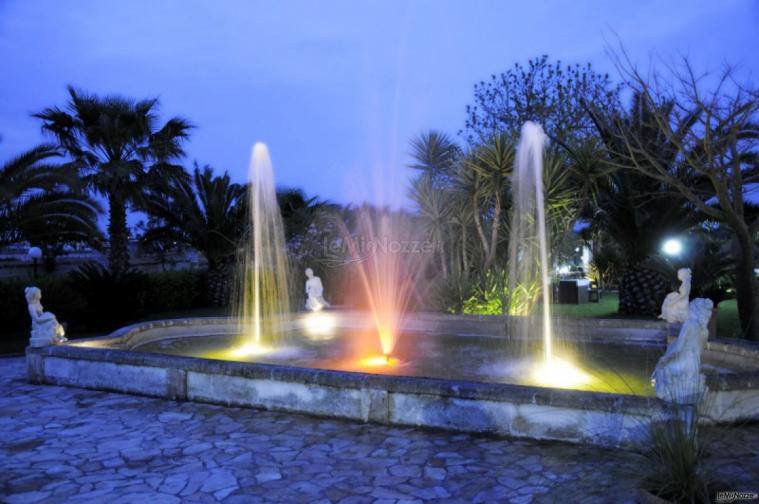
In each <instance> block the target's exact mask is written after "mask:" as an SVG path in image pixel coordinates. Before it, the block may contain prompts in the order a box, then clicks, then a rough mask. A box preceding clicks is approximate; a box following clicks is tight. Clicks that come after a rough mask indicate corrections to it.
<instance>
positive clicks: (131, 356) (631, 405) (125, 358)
mask: <svg viewBox="0 0 759 504" xmlns="http://www.w3.org/2000/svg"><path fill="white" fill-rule="evenodd" d="M103 339H104V338H91V339H90V340H89V341H96V340H103ZM78 341H83V340H78ZM29 354H37V355H39V356H42V357H45V358H50V357H52V358H61V359H71V360H79V361H90V362H108V363H112V364H123V365H131V366H148V367H154V368H164V369H180V370H182V371H183V372H198V373H204V374H215V375H224V376H235V377H240V378H247V379H268V380H274V381H289V382H297V383H302V384H305V385H311V384H313V385H320V386H325V387H334V388H341V389H380V390H385V391H387V392H390V393H404V394H416V395H427V396H435V397H445V398H451V399H476V400H491V401H497V402H510V403H515V404H532V405H537V406H541V405H545V406H554V407H565V408H572V409H580V410H594V411H606V412H609V413H631V414H645V415H649V414H652V413H654V412H655V411H657V410H660V409H661V408H662V407H663V406H664V403H663V402H662V401H661V400H659V399H657V398H655V397H644V396H636V395H630V394H617V393H606V392H591V391H582V390H567V389H556V388H548V387H535V386H528V385H515V384H508V383H488V382H476V381H469V380H456V379H445V378H423V377H415V376H394V375H381V374H372V373H363V372H358V371H338V370H330V369H316V368H306V367H298V366H289V365H282V364H267V363H256V362H234V361H223V360H213V359H204V358H199V357H185V356H177V355H167V354H159V353H149V352H140V351H132V350H122V349H112V348H91V347H82V346H76V345H74V344H63V345H55V346H48V347H43V348H28V349H27V355H29Z"/></svg>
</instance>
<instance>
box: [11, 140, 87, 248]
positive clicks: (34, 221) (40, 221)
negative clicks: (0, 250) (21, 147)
mask: <svg viewBox="0 0 759 504" xmlns="http://www.w3.org/2000/svg"><path fill="white" fill-rule="evenodd" d="M60 155H61V154H60V152H59V151H58V150H56V148H55V147H53V146H50V145H41V146H39V147H35V148H34V149H31V150H29V151H27V152H24V153H22V154H20V155H19V156H17V157H15V158H13V159H11V160H9V161H7V162H6V163H4V164H2V165H0V246H2V245H8V244H10V243H18V242H21V241H26V242H29V243H31V244H32V245H37V246H40V247H42V248H43V250H44V251H45V259H46V261H50V260H51V258H50V254H51V251H52V250H54V249H55V248H56V246H57V245H61V244H64V243H74V242H84V243H88V244H90V245H94V246H97V245H99V243H100V240H101V238H102V236H101V233H100V231H99V230H98V227H97V216H98V213H99V212H100V207H99V205H98V204H97V203H96V202H95V201H93V200H92V199H91V198H90V197H89V196H88V195H87V194H86V193H82V192H81V191H79V189H80V188H79V187H78V186H79V179H78V176H77V175H78V174H77V170H76V169H75V167H74V166H72V165H66V164H64V165H60V164H55V163H53V162H52V159H53V158H58V157H60ZM53 259H54V257H53Z"/></svg>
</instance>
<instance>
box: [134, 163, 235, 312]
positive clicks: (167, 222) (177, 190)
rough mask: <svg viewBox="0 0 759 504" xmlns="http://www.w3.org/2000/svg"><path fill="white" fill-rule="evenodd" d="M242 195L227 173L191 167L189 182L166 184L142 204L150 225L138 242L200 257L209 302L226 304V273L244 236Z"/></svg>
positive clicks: (186, 180)
mask: <svg viewBox="0 0 759 504" xmlns="http://www.w3.org/2000/svg"><path fill="white" fill-rule="evenodd" d="M246 194H247V193H246V188H245V186H242V185H239V184H234V183H232V182H231V180H230V177H229V174H227V173H226V172H224V174H223V175H221V176H214V174H213V170H212V169H211V167H209V166H204V167H203V168H200V166H198V164H197V163H195V167H194V169H193V173H192V177H191V180H188V179H186V178H175V179H172V180H168V181H165V182H164V183H163V184H161V185H159V186H156V187H154V188H153V189H152V190H151V191H150V192H149V194H148V196H147V197H146V198H144V208H145V210H146V211H147V212H148V214H149V215H150V216H151V221H152V222H151V225H150V226H149V228H148V229H147V231H146V232H145V234H144V235H143V240H144V241H145V242H147V243H151V242H163V243H167V242H168V243H172V242H179V243H182V244H185V245H188V246H190V247H192V248H194V249H196V250H197V251H199V252H200V253H201V254H203V256H204V257H205V258H206V261H208V281H209V297H210V298H211V299H213V300H215V301H216V302H217V303H218V304H223V303H224V302H225V300H226V299H228V294H229V292H228V291H229V289H228V288H227V286H226V283H227V282H226V276H227V272H226V271H225V268H227V266H229V264H230V263H231V262H232V260H233V259H234V257H235V254H236V252H237V249H238V246H239V244H240V242H241V239H242V237H243V236H244V234H245V226H246V224H247V222H246V212H247V199H246Z"/></svg>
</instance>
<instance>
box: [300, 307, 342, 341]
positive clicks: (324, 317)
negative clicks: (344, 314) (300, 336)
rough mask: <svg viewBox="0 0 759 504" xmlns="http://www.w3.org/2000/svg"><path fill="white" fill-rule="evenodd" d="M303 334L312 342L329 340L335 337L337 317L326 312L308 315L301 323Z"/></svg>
mask: <svg viewBox="0 0 759 504" xmlns="http://www.w3.org/2000/svg"><path fill="white" fill-rule="evenodd" d="M300 324H301V328H302V329H303V332H304V333H305V334H306V336H308V337H309V338H310V339H312V340H329V339H332V338H333V337H334V336H335V326H336V325H337V320H336V316H335V315H334V314H332V313H328V312H325V311H315V312H312V313H309V314H307V315H306V316H304V317H303V319H302V320H301V321H300Z"/></svg>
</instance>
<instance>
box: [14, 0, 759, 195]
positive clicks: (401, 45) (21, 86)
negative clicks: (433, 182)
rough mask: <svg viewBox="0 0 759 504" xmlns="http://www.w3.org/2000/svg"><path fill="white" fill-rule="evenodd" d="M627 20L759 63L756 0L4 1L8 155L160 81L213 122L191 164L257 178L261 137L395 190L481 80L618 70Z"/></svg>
mask: <svg viewBox="0 0 759 504" xmlns="http://www.w3.org/2000/svg"><path fill="white" fill-rule="evenodd" d="M617 37H618V38H619V40H621V41H622V42H623V43H624V44H625V46H626V47H627V49H628V51H629V53H630V54H631V55H632V57H633V59H634V60H636V61H637V62H638V63H640V64H642V65H647V64H648V62H649V61H651V60H654V61H664V62H670V63H671V62H673V61H675V60H676V58H677V57H678V56H680V55H684V54H687V55H690V56H691V57H692V59H693V61H694V62H695V63H696V65H697V67H698V68H700V69H703V70H709V69H711V70H716V69H718V68H719V66H720V65H721V64H722V63H724V62H731V63H737V64H740V65H741V66H742V71H743V75H744V76H746V77H751V76H753V78H754V80H755V79H756V78H757V77H759V55H757V52H756V51H757V49H758V48H759V2H758V1H752V0H743V1H741V0H721V1H713V0H705V1H692V0H691V1H629V2H613V1H601V0H597V1H590V0H587V1H563V2H561V1H537V0H532V1H522V2H516V1H445V0H429V1H421V0H406V1H403V0H398V1H394V0H382V1H371V2H369V1H303V2H300V1H289V0H286V1H277V2H274V1H271V2H253V1H215V2H210V1H202V2H201V1H189V0H182V1H158V0H139V1H135V0H130V1H116V0H113V1H105V0H102V1H95V0H92V1H85V0H69V1H54V0H50V1H41V0H0V98H1V99H0V135H1V136H2V142H1V143H0V160H5V159H8V158H9V157H11V156H13V155H15V154H18V153H19V152H20V151H22V150H24V149H27V148H30V147H32V146H34V145H35V144H37V143H39V142H41V141H43V139H44V137H43V136H42V134H41V133H40V129H39V126H40V125H39V122H38V121H37V120H35V119H32V118H30V117H29V114H30V113H32V112H35V111H39V110H41V109H42V108H44V107H46V106H50V105H63V104H64V103H65V100H66V97H67V95H66V90H65V86H66V85H67V84H73V85H74V86H77V87H80V88H82V89H84V90H87V91H91V92H95V93H102V94H106V93H119V94H123V95H126V96H130V97H135V98H145V97H153V96H157V97H160V100H161V104H162V109H161V110H162V116H163V119H166V118H167V117H169V116H171V115H181V116H183V117H186V118H188V119H189V120H191V121H192V122H193V123H194V124H195V125H197V128H196V129H195V130H194V131H193V132H192V138H191V140H190V142H189V143H188V144H187V146H186V147H187V153H188V157H187V159H186V164H187V165H188V166H189V165H190V163H191V162H192V160H198V161H199V162H200V163H202V164H205V163H208V164H210V165H212V166H213V167H214V169H216V170H217V171H219V172H220V171H222V170H227V171H229V172H230V173H231V174H232V177H233V178H234V179H235V180H236V181H240V182H242V181H244V180H245V178H246V171H247V164H248V157H249V153H250V147H251V145H252V143H253V142H255V141H259V140H260V141H264V142H266V143H268V145H269V147H270V150H271V154H272V159H273V162H274V169H275V172H276V177H277V182H278V184H279V185H284V186H292V187H302V188H304V189H305V190H306V191H307V192H308V193H309V194H317V195H319V196H320V197H322V198H328V199H330V200H333V201H338V202H343V203H344V202H348V201H360V200H363V199H365V198H369V199H371V200H373V201H392V199H391V198H389V197H388V196H387V195H388V194H400V195H402V194H404V193H405V190H406V186H407V177H408V175H409V170H408V169H407V168H406V165H407V164H408V162H409V158H408V150H409V149H408V142H409V139H410V138H411V137H412V136H414V135H416V134H418V133H420V132H421V131H423V130H427V129H432V128H434V129H440V130H444V131H447V132H449V133H451V134H456V132H457V131H458V130H460V129H461V128H462V126H463V123H464V119H465V106H466V105H467V103H471V102H472V95H473V93H472V91H473V85H474V83H475V82H477V81H479V80H483V79H487V78H488V77H489V76H490V75H491V74H493V73H498V72H501V71H503V70H505V69H507V68H508V67H510V66H511V65H513V64H514V63H515V62H521V63H524V62H526V61H527V60H528V59H529V58H531V57H534V56H538V55H540V54H544V53H545V54H548V55H550V56H551V57H552V58H559V59H562V60H563V61H566V62H571V63H574V62H580V63H582V62H586V61H590V62H592V64H593V65H594V67H596V68H597V69H598V70H601V71H609V72H612V73H613V72H614V69H613V66H612V64H611V62H610V61H609V59H608V57H607V55H606V47H607V46H608V45H609V44H615V43H616V39H617ZM377 174H380V175H377ZM379 186H382V187H383V188H384V189H385V191H384V193H385V197H384V198H380V197H379V196H377V191H378V189H377V188H378V187H379ZM401 201H402V200H401Z"/></svg>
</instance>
